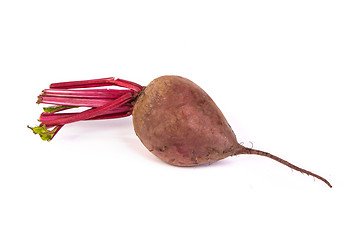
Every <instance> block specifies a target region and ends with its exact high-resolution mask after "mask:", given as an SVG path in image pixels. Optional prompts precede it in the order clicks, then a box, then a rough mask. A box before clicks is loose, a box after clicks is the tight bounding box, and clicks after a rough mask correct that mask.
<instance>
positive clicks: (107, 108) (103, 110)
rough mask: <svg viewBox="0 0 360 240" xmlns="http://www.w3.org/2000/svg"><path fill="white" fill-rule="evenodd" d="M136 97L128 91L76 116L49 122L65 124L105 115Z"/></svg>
mask: <svg viewBox="0 0 360 240" xmlns="http://www.w3.org/2000/svg"><path fill="white" fill-rule="evenodd" d="M133 99H134V96H133V94H131V93H126V94H125V95H123V96H121V97H119V98H117V99H115V100H113V101H111V102H109V103H107V104H105V105H103V106H101V107H97V108H93V109H89V110H85V111H83V112H81V113H78V114H76V115H74V116H69V117H65V118H62V119H55V120H51V121H49V122H48V124H49V125H51V126H54V125H65V124H68V123H72V122H77V121H81V120H85V119H90V118H93V117H96V116H99V115H103V114H104V113H106V112H108V111H110V110H113V109H115V108H117V107H120V106H122V105H124V104H126V103H127V102H129V101H132V100H133Z"/></svg>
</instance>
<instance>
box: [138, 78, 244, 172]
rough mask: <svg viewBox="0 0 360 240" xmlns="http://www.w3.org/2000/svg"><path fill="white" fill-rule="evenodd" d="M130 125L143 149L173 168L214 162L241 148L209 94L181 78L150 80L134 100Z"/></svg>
mask: <svg viewBox="0 0 360 240" xmlns="http://www.w3.org/2000/svg"><path fill="white" fill-rule="evenodd" d="M133 123H134V129H135V132H136V135H137V136H138V137H139V139H140V140H141V142H142V143H143V144H144V145H145V147H146V148H147V149H148V150H149V151H150V152H152V153H153V154H155V155H156V156H157V157H159V158H160V159H161V160H163V161H165V162H167V163H170V164H173V165H176V166H194V165H200V164H204V163H211V162H215V161H218V160H220V159H223V158H226V157H228V156H231V155H234V154H235V153H236V152H237V151H239V148H241V146H240V145H239V144H238V142H237V140H236V136H235V134H234V132H233V131H232V129H231V127H230V125H229V124H228V122H227V121H226V119H225V117H224V115H223V114H222V112H221V111H220V109H219V108H218V107H217V106H216V104H215V103H214V101H213V100H212V99H211V98H210V97H209V95H207V93H206V92H205V91H204V90H202V89H201V88H200V87H199V86H198V85H196V84H195V83H193V82H192V81H190V80H188V79H186V78H183V77H180V76H162V77H159V78H156V79H155V80H153V81H152V82H151V83H150V84H149V85H148V86H147V87H146V88H145V90H144V91H143V92H142V93H141V94H140V95H139V96H138V98H137V100H136V103H135V106H134V110H133Z"/></svg>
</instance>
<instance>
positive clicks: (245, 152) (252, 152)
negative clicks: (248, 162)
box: [236, 145, 332, 188]
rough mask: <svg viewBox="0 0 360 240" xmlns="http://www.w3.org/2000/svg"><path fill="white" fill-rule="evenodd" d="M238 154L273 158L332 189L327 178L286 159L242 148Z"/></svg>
mask: <svg viewBox="0 0 360 240" xmlns="http://www.w3.org/2000/svg"><path fill="white" fill-rule="evenodd" d="M240 146H241V145H240ZM237 154H255V155H260V156H265V157H268V158H271V159H273V160H275V161H277V162H279V163H281V164H284V165H285V166H288V167H289V168H291V169H294V170H296V171H299V172H301V173H305V174H307V175H310V176H313V177H315V178H317V179H320V180H321V181H323V182H324V183H326V184H327V185H328V186H329V187H331V188H332V186H331V184H330V182H329V181H328V180H326V179H325V178H323V177H321V176H319V175H317V174H315V173H312V172H310V171H307V170H305V169H303V168H300V167H298V166H295V165H293V164H291V163H289V162H287V161H285V160H284V159H281V158H279V157H277V156H274V155H272V154H271V153H268V152H264V151H260V150H256V149H252V148H247V147H243V146H241V147H240V149H239V151H238V152H237V153H236V155H237Z"/></svg>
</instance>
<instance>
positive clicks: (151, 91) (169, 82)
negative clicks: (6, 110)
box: [31, 75, 332, 187]
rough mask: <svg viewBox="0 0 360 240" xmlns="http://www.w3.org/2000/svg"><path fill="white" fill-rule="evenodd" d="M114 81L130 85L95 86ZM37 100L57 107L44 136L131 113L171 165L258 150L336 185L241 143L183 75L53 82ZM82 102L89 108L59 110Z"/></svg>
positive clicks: (44, 120)
mask: <svg viewBox="0 0 360 240" xmlns="http://www.w3.org/2000/svg"><path fill="white" fill-rule="evenodd" d="M109 85H116V86H120V87H124V88H127V89H126V90H116V89H98V88H96V87H102V86H109ZM74 88H81V89H80V90H79V89H76V90H75V89H74ZM83 88H92V89H83ZM38 103H46V104H55V105H56V106H54V107H48V108H44V110H45V111H44V113H43V114H41V116H40V119H39V121H40V122H41V124H40V125H39V126H37V127H33V128H31V129H32V130H33V132H34V133H36V134H39V135H40V136H41V138H42V139H43V140H47V141H50V140H51V139H52V138H53V137H54V136H55V135H56V134H57V133H58V131H59V130H60V129H61V128H62V127H63V126H64V125H65V124H68V123H72V122H76V121H80V120H96V119H111V118H121V117H126V116H129V115H131V114H132V115H133V124H134V130H135V133H136V135H137V136H138V137H139V139H140V140H141V142H142V143H143V144H144V146H145V147H146V148H147V149H148V150H149V151H150V152H152V153H153V154H154V155H156V156H157V157H158V158H160V159H161V160H163V161H165V162H167V163H169V164H172V165H176V166H195V165H201V164H207V163H212V162H216V161H218V160H221V159H224V158H227V157H229V156H233V155H239V154H256V155H261V156H266V157H269V158H271V159H273V160H275V161H277V162H280V163H282V164H284V165H286V166H288V167H290V168H292V169H294V170H296V171H299V172H302V173H305V174H307V175H310V176H313V177H315V178H318V179H320V180H322V181H323V182H325V183H326V184H327V185H328V186H329V187H332V186H331V184H330V183H329V182H328V181H327V180H326V179H325V178H323V177H321V176H319V175H317V174H314V173H312V172H309V171H307V170H305V169H302V168H299V167H297V166H295V165H293V164H291V163H289V162H287V161H285V160H283V159H281V158H279V157H277V156H274V155H272V154H270V153H267V152H263V151H260V150H256V149H252V148H247V147H244V146H242V145H241V144H239V143H238V141H237V139H236V136H235V134H234V132H233V130H232V129H231V127H230V125H229V123H228V122H227V121H226V119H225V117H224V115H223V114H222V112H221V111H220V109H219V108H218V107H217V106H216V104H215V103H214V101H213V100H212V99H211V98H210V97H209V95H207V93H206V92H205V91H204V90H203V89H201V88H200V87H199V86H198V85H196V84H195V83H193V82H192V81H190V80H188V79H186V78H183V77H180V76H171V75H169V76H162V77H159V78H156V79H155V80H153V81H152V82H151V83H150V84H149V85H148V86H146V87H143V86H140V85H138V84H136V83H133V82H129V81H126V80H122V79H115V78H103V79H95V80H86V81H75V82H63V83H55V84H51V85H50V89H45V90H43V92H42V94H41V95H40V96H39V97H38ZM80 106H82V107H83V106H87V107H90V109H88V110H85V111H83V112H77V113H60V112H62V111H63V110H66V109H69V108H73V107H80Z"/></svg>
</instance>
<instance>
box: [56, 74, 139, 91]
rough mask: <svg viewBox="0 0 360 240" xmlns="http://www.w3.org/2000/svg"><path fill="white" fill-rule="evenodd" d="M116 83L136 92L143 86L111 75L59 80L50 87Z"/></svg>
mask: <svg viewBox="0 0 360 240" xmlns="http://www.w3.org/2000/svg"><path fill="white" fill-rule="evenodd" d="M111 85H116V86H119V87H124V88H129V89H132V90H134V91H136V92H141V91H142V89H143V87H142V86H141V85H139V84H137V83H133V82H130V81H127V80H124V79H119V78H117V79H115V78H113V77H110V78H100V79H92V80H82V81H70V82H60V83H52V84H51V85H50V88H62V89H69V88H90V87H103V86H111Z"/></svg>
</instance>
